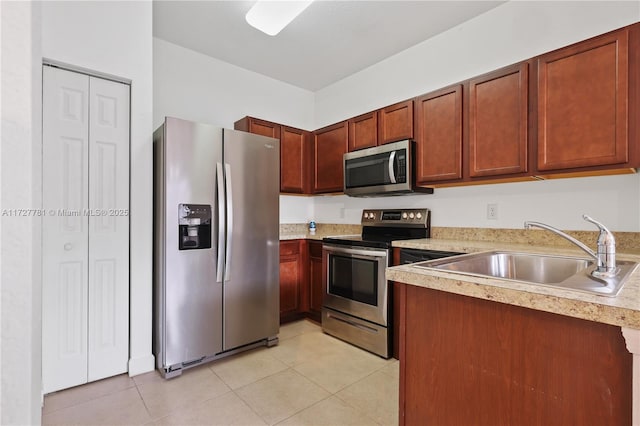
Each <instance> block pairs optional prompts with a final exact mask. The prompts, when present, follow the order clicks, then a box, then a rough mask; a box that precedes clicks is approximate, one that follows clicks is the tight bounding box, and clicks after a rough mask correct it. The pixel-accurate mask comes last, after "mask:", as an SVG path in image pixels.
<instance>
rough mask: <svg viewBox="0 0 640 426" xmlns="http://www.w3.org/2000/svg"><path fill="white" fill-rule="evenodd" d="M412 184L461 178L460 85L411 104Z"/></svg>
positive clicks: (421, 97)
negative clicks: (413, 165)
mask: <svg viewBox="0 0 640 426" xmlns="http://www.w3.org/2000/svg"><path fill="white" fill-rule="evenodd" d="M415 104H416V105H415V109H416V111H415V125H416V131H415V140H416V183H417V184H418V185H421V184H422V185H424V184H429V183H432V182H439V181H443V180H455V179H461V178H462V85H461V84H457V85H455V86H451V87H448V88H445V89H442V90H438V91H436V92H433V93H429V94H426V95H423V96H420V97H419V98H417V99H416V100H415Z"/></svg>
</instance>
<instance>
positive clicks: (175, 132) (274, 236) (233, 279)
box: [153, 117, 280, 378]
mask: <svg viewBox="0 0 640 426" xmlns="http://www.w3.org/2000/svg"><path fill="white" fill-rule="evenodd" d="M279 150H280V142H279V141H278V140H277V139H272V138H267V137H263V136H257V135H253V134H249V133H244V132H238V131H234V130H227V129H222V128H219V127H214V126H210V125H206V124H198V123H193V122H190V121H185V120H180V119H177V118H170V117H167V118H166V119H165V121H164V124H163V125H162V126H160V127H159V128H158V129H157V130H156V132H155V133H154V334H153V335H154V342H153V346H154V354H155V356H156V366H157V369H158V370H160V372H161V373H162V374H163V375H164V376H165V377H167V378H168V377H173V376H176V375H179V374H180V373H181V372H182V370H183V369H185V368H188V367H191V366H194V365H198V364H200V363H203V362H207V361H210V360H212V359H216V358H219V357H222V356H225V355H229V354H231V353H234V352H237V351H239V350H243V349H248V348H252V347H255V346H258V345H265V344H266V345H273V344H277V341H278V340H277V334H278V331H279V170H280V161H279V159H280V153H279Z"/></svg>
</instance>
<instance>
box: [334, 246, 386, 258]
mask: <svg viewBox="0 0 640 426" xmlns="http://www.w3.org/2000/svg"><path fill="white" fill-rule="evenodd" d="M323 249H324V250H326V251H327V252H328V253H329V254H332V253H337V254H348V255H359V256H367V257H387V256H388V255H389V253H388V252H387V251H386V250H365V249H356V248H343V247H335V246H332V247H327V246H324V247H323Z"/></svg>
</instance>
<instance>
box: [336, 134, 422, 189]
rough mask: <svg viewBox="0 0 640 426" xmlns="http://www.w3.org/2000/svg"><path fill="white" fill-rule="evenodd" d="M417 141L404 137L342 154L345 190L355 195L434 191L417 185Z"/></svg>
mask: <svg viewBox="0 0 640 426" xmlns="http://www.w3.org/2000/svg"><path fill="white" fill-rule="evenodd" d="M414 158H415V142H413V141H411V140H403V141H399V142H394V143H389V144H385V145H380V146H376V147H373V148H367V149H362V150H359V151H353V152H348V153H346V154H344V156H343V160H342V162H343V167H344V193H345V194H347V195H349V196H352V197H375V196H386V195H406V194H411V193H414V192H420V193H428V194H432V193H433V188H422V187H417V186H415V181H416V179H415V168H414V165H415V159H414Z"/></svg>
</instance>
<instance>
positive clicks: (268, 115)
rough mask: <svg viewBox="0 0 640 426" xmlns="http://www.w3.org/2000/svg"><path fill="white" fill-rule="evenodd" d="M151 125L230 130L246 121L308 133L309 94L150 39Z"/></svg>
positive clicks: (310, 94)
mask: <svg viewBox="0 0 640 426" xmlns="http://www.w3.org/2000/svg"><path fill="white" fill-rule="evenodd" d="M153 95H154V96H153V123H154V128H156V127H158V126H160V125H161V124H162V120H163V119H164V117H165V116H173V117H177V118H183V119H185V120H192V121H198V122H202V123H210V124H214V125H217V126H222V127H226V128H233V123H234V122H236V121H237V120H239V119H240V118H242V117H244V116H246V115H251V116H254V117H259V118H262V119H265V120H269V121H274V122H276V123H284V124H287V125H290V126H293V127H299V128H302V129H309V128H312V127H313V102H314V96H313V93H312V92H309V91H307V90H303V89H300V88H298V87H295V86H292V85H290V84H287V83H283V82H281V81H278V80H274V79H272V78H269V77H265V76H263V75H261V74H257V73H255V72H252V71H248V70H246V69H244V68H240V67H237V66H235V65H231V64H229V63H227V62H223V61H220V60H218V59H214V58H211V57H209V56H206V55H203V54H201V53H198V52H195V51H193V50H189V49H185V48H183V47H181V46H178V45H175V44H173V43H169V42H167V41H165V40H162V39H159V38H154V39H153Z"/></svg>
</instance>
